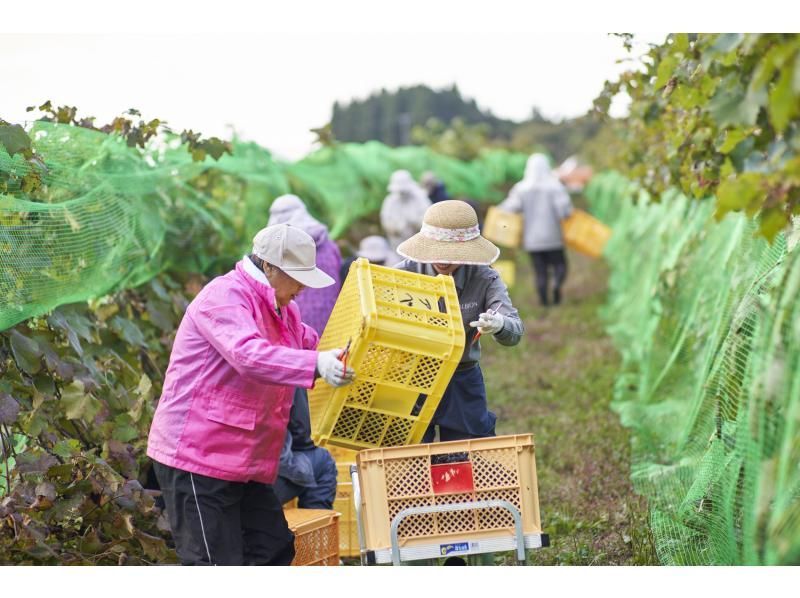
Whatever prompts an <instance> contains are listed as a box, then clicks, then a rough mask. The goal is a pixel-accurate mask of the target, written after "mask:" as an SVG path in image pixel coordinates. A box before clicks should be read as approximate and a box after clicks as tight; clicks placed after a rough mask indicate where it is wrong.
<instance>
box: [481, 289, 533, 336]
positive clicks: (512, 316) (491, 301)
mask: <svg viewBox="0 0 800 598" xmlns="http://www.w3.org/2000/svg"><path fill="white" fill-rule="evenodd" d="M486 306H487V309H495V310H497V312H498V313H500V314H502V315H503V320H504V321H503V329H502V330H501V331H500V332H498V333H496V334H494V335H493V336H494V339H495V340H496V341H497V342H498V343H500V344H501V345H507V346H509V347H511V346H513V345H516V344H517V343H519V341H520V339H521V338H522V335H523V334H525V326H524V325H523V324H522V320H521V319H520V317H519V312H518V311H517V308H515V307H514V306H513V305H512V304H511V297H509V296H508V288H506V285H505V283H504V282H503V280H502V279H501V278H500V277H499V276H496V277H494V278H493V279H492V281H491V282H490V283H489V288H488V289H486Z"/></svg>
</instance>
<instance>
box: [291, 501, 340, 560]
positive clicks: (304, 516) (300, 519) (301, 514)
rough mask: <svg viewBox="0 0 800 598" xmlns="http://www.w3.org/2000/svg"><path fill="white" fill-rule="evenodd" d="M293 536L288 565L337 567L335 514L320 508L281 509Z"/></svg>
mask: <svg viewBox="0 0 800 598" xmlns="http://www.w3.org/2000/svg"><path fill="white" fill-rule="evenodd" d="M283 514H284V516H285V517H286V522H287V523H288V524H289V529H290V530H292V532H293V533H294V551H295V555H294V560H293V561H292V566H302V565H338V564H339V513H337V512H336V511H327V510H324V509H284V511H283Z"/></svg>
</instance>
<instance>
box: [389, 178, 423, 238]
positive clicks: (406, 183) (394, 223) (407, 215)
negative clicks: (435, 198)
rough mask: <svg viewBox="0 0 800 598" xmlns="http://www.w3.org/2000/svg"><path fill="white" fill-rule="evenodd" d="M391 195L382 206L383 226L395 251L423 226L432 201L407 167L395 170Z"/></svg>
mask: <svg viewBox="0 0 800 598" xmlns="http://www.w3.org/2000/svg"><path fill="white" fill-rule="evenodd" d="M388 191H389V195H387V196H386V199H384V200H383V205H382V206H381V226H382V227H383V230H384V231H385V232H386V238H387V239H388V241H389V245H390V246H391V248H392V251H396V250H397V246H398V245H400V243H402V242H403V241H405V240H406V239H409V238H411V237H412V236H414V235H415V234H417V232H418V231H419V228H420V226H422V218H423V217H424V216H425V210H427V209H428V208H429V207H430V205H431V200H430V199H428V195H427V194H426V193H425V191H424V189H423V188H422V187H420V186H419V185H418V184H417V182H416V181H415V180H414V178H413V177H412V176H411V173H409V172H408V171H407V170H396V171H395V172H393V173H392V176H391V178H390V179H389V186H388Z"/></svg>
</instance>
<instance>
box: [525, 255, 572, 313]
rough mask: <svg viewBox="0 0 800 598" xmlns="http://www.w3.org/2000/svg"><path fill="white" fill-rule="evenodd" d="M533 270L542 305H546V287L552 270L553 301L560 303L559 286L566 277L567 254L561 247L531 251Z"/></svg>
mask: <svg viewBox="0 0 800 598" xmlns="http://www.w3.org/2000/svg"><path fill="white" fill-rule="evenodd" d="M530 254H531V261H532V262H533V271H534V273H535V275H536V291H537V292H538V293H539V301H540V302H541V303H542V305H548V297H547V288H548V278H549V272H550V270H551V269H552V271H553V303H554V304H556V305H557V304H559V303H561V286H562V285H563V284H564V280H565V279H566V278H567V256H566V254H565V253H564V250H563V249H551V250H548V251H531V252H530Z"/></svg>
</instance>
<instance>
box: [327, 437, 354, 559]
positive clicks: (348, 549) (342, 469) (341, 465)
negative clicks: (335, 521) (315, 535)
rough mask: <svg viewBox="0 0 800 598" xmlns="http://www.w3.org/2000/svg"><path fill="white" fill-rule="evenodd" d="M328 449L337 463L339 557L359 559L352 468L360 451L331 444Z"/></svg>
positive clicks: (336, 505) (336, 504) (336, 509)
mask: <svg viewBox="0 0 800 598" xmlns="http://www.w3.org/2000/svg"><path fill="white" fill-rule="evenodd" d="M326 448H327V449H328V450H329V451H330V453H331V455H332V456H333V458H334V460H335V461H336V471H337V476H336V499H335V500H334V501H333V509H334V510H335V511H338V512H339V513H341V515H342V516H341V517H340V518H339V555H340V556H345V557H357V556H358V555H359V554H360V553H361V551H360V547H359V545H358V523H357V521H356V505H355V502H354V501H353V480H352V478H351V477H350V466H351V465H355V464H356V454H357V452H358V451H353V450H350V449H346V448H341V447H339V446H333V445H331V444H329V445H328V446H327V447H326Z"/></svg>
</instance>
